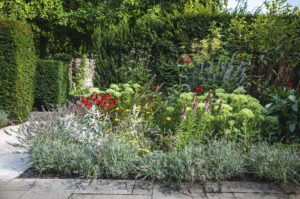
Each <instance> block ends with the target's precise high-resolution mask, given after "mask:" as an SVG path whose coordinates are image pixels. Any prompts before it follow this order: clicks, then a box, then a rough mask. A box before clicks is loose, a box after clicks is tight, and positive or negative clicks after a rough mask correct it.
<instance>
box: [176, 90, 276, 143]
mask: <svg viewBox="0 0 300 199" xmlns="http://www.w3.org/2000/svg"><path fill="white" fill-rule="evenodd" d="M244 93H245V90H244V89H236V90H234V91H233V93H225V92H224V90H223V89H217V90H215V92H214V94H213V93H212V92H209V93H205V94H204V95H201V96H199V97H197V98H198V103H197V104H196V105H195V108H194V111H193V110H192V101H193V95H194V94H193V93H182V94H181V95H180V98H179V99H178V104H179V107H180V106H181V107H184V106H187V108H186V119H183V120H182V122H181V124H180V125H179V128H178V146H184V145H187V144H189V143H190V142H193V143H207V142H209V141H210V140H215V139H219V138H225V139H226V140H230V141H234V142H240V143H242V145H243V147H245V149H246V148H248V147H249V144H250V143H252V142H255V141H258V140H260V139H261V138H263V136H264V134H263V133H264V132H263V130H264V129H266V130H267V131H269V130H271V129H273V126H274V125H278V120H276V118H274V119H273V120H270V118H269V117H268V118H267V111H266V109H265V108H264V107H263V106H262V105H260V103H259V101H258V100H257V99H255V98H253V97H251V96H250V95H246V94H244ZM209 94H210V95H211V96H210V97H208V95H209ZM270 122H272V123H271V124H270ZM267 124H268V125H270V128H268V127H267V126H266V125H267ZM271 127H272V128H271Z"/></svg>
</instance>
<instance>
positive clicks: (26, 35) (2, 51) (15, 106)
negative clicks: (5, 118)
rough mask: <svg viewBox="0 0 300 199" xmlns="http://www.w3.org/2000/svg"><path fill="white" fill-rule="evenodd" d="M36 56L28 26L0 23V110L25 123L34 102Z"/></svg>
mask: <svg viewBox="0 0 300 199" xmlns="http://www.w3.org/2000/svg"><path fill="white" fill-rule="evenodd" d="M35 69H36V56H35V48H34V44H33V35H32V32H31V29H30V26H28V25H26V24H24V23H22V22H17V21H3V20H0V108H1V109H3V110H4V111H6V112H7V113H9V117H10V118H11V119H13V120H15V121H17V120H18V121H20V120H25V119H26V118H27V116H28V114H29V113H30V111H31V109H32V105H33V100H34V76H35Z"/></svg>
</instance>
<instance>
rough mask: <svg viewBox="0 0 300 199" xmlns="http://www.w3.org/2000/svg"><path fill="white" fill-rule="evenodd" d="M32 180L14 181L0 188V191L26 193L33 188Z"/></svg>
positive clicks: (33, 181) (33, 182)
mask: <svg viewBox="0 0 300 199" xmlns="http://www.w3.org/2000/svg"><path fill="white" fill-rule="evenodd" d="M35 183H36V180H34V179H14V180H11V181H9V182H8V183H6V184H5V185H4V186H2V187H0V191H27V190H29V189H31V188H32V187H34V185H35Z"/></svg>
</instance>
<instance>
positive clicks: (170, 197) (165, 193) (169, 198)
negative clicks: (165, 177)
mask: <svg viewBox="0 0 300 199" xmlns="http://www.w3.org/2000/svg"><path fill="white" fill-rule="evenodd" d="M160 198H164V199H177V198H180V199H191V198H193V197H192V193H191V192H190V191H188V190H186V189H183V188H182V187H178V186H176V185H175V186H172V185H167V186H166V185H154V188H153V197H152V199H160ZM198 198H200V197H198Z"/></svg>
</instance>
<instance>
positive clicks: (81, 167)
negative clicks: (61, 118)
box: [29, 135, 101, 177]
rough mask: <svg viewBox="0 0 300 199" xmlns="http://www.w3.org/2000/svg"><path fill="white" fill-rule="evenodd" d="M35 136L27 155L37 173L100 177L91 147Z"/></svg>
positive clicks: (64, 140)
mask: <svg viewBox="0 0 300 199" xmlns="http://www.w3.org/2000/svg"><path fill="white" fill-rule="evenodd" d="M37 136H38V137H39V138H37V140H35V141H33V142H32V144H31V146H30V150H29V153H30V155H31V160H32V164H33V167H34V168H35V169H37V170H38V171H40V172H45V173H46V172H49V173H54V174H60V175H66V176H74V175H75V176H82V177H98V176H101V175H99V173H101V170H99V168H98V167H97V164H96V158H95V149H93V147H91V146H88V145H85V144H83V143H76V142H72V141H69V140H66V139H63V138H61V139H57V138H56V139H53V138H51V137H50V136H49V135H48V136H41V135H37ZM42 138H43V139H42Z"/></svg>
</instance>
